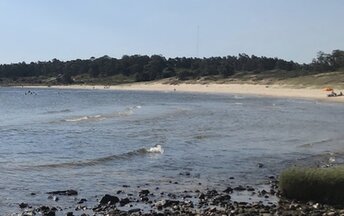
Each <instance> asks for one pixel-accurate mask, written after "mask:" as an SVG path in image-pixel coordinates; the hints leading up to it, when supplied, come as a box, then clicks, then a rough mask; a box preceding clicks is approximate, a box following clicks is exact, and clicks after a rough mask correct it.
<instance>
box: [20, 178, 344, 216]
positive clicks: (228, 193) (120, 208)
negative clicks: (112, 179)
mask: <svg viewBox="0 0 344 216" xmlns="http://www.w3.org/2000/svg"><path fill="white" fill-rule="evenodd" d="M123 187H124V188H127V187H130V186H128V185H123ZM269 188H270V189H269V190H264V189H262V190H261V189H257V188H253V187H251V186H241V185H239V186H236V187H227V188H226V189H225V190H223V191H217V190H214V189H212V190H211V189H207V190H205V191H199V190H196V191H184V192H183V193H182V194H178V195H177V194H174V193H164V192H160V191H159V188H155V189H154V190H152V191H151V190H148V189H141V190H139V191H138V193H137V194H131V193H126V192H124V191H123V190H119V191H117V193H116V194H106V195H104V196H102V197H100V198H99V199H98V201H97V204H96V205H93V206H90V205H89V204H88V201H87V200H86V199H84V198H79V197H78V196H77V195H78V192H77V191H75V190H66V191H52V192H48V193H47V194H48V196H49V197H48V198H49V199H53V200H55V201H56V204H57V205H56V206H39V207H32V206H30V204H29V203H20V204H19V207H20V209H21V213H19V214H16V215H20V216H33V215H43V216H55V215H57V216H58V215H67V216H74V215H80V216H91V215H103V216H105V215H106V216H115V215H122V216H127V215H247V216H248V215H252V216H253V215H266V216H268V215H329V216H330V215H344V208H343V209H341V208H338V207H337V208H335V207H333V206H328V205H323V204H319V203H313V202H307V203H300V202H296V201H291V200H286V199H282V198H280V195H279V193H278V188H277V181H276V179H275V178H274V177H270V185H269ZM238 192H239V193H244V194H246V195H247V196H246V198H247V201H245V202H242V201H241V202H239V201H234V200H233V197H232V196H235V194H236V193H238ZM65 196H75V200H77V202H76V204H75V206H74V207H73V208H70V207H68V208H66V207H61V206H59V205H58V200H59V199H63V198H64V197H65ZM253 197H260V198H263V199H265V201H262V200H260V201H253V200H254V199H252V198H253ZM272 197H275V198H277V197H279V198H278V199H276V202H272V201H271V200H272V199H271V198H272ZM268 200H270V201H268Z"/></svg>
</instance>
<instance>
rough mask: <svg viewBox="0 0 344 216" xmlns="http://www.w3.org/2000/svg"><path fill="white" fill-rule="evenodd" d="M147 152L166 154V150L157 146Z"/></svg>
mask: <svg viewBox="0 0 344 216" xmlns="http://www.w3.org/2000/svg"><path fill="white" fill-rule="evenodd" d="M147 152H150V153H160V154H163V153H164V149H163V148H162V146H161V145H155V146H154V147H150V148H148V149H147Z"/></svg>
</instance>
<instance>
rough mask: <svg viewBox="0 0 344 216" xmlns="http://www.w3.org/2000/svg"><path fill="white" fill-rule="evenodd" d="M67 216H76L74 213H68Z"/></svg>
mask: <svg viewBox="0 0 344 216" xmlns="http://www.w3.org/2000/svg"><path fill="white" fill-rule="evenodd" d="M66 216H74V214H73V212H67V214H66Z"/></svg>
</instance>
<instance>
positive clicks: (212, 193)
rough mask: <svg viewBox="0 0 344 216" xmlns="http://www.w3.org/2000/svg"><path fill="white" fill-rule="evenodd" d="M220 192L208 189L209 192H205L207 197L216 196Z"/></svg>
mask: <svg viewBox="0 0 344 216" xmlns="http://www.w3.org/2000/svg"><path fill="white" fill-rule="evenodd" d="M218 194H219V193H218V192H217V191H216V190H210V191H207V193H206V194H205V195H206V196H207V197H209V198H212V197H214V196H217V195H218Z"/></svg>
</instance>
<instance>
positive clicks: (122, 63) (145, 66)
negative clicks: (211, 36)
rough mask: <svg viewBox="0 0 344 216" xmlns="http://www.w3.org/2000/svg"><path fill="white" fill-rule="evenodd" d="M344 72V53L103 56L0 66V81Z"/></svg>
mask: <svg viewBox="0 0 344 216" xmlns="http://www.w3.org/2000/svg"><path fill="white" fill-rule="evenodd" d="M340 68H344V51H342V50H334V51H332V53H330V54H326V53H324V52H319V53H318V55H317V57H316V58H314V59H313V61H312V63H310V64H299V63H297V62H294V61H286V60H283V59H279V58H270V57H264V56H262V57H258V56H255V55H251V56H249V55H247V54H239V55H238V56H226V57H210V58H191V57H190V58H186V57H181V58H180V57H177V58H168V59H167V58H165V57H163V56H161V55H152V56H147V55H131V56H128V55H124V56H123V57H122V58H120V59H117V58H112V57H109V56H103V57H100V58H94V57H91V58H90V59H86V60H81V59H77V60H71V61H60V60H58V59H53V60H51V61H45V62H41V61H38V62H31V63H29V64H27V63H25V62H21V63H15V64H2V65H0V78H10V79H14V80H15V79H17V78H20V77H39V76H43V77H56V78H57V79H58V81H59V82H61V83H72V82H73V77H74V76H77V75H81V74H87V75H89V76H90V77H93V78H98V77H108V76H114V75H123V76H132V77H134V78H135V80H136V81H151V80H156V79H162V78H168V77H174V76H176V77H177V78H178V79H180V80H186V79H195V78H198V77H202V76H209V75H221V76H223V77H229V76H232V75H234V74H235V73H237V72H256V73H259V72H262V71H268V70H274V69H278V70H276V71H277V72H276V73H278V71H279V70H283V71H298V72H299V73H301V74H305V73H319V72H327V71H335V70H338V69H340Z"/></svg>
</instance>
